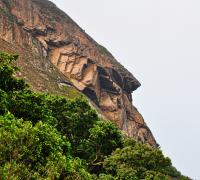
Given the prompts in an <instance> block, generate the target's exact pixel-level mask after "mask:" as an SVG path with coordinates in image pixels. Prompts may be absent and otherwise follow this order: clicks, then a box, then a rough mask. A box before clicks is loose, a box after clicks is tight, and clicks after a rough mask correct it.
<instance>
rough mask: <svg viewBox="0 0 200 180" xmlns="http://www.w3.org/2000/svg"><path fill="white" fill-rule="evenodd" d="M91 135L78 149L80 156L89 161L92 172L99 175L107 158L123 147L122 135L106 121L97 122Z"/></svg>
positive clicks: (91, 130)
mask: <svg viewBox="0 0 200 180" xmlns="http://www.w3.org/2000/svg"><path fill="white" fill-rule="evenodd" d="M89 133H90V134H89V137H88V138H87V139H84V140H83V141H82V142H81V144H80V146H79V147H78V155H79V157H81V158H82V159H85V160H87V162H88V163H89V166H90V169H91V171H92V172H95V173H99V172H101V171H102V165H103V161H104V158H105V156H108V155H110V154H111V153H112V151H114V150H115V149H116V148H120V147H122V139H123V138H122V134H121V132H120V131H119V130H118V128H117V127H116V126H115V125H114V124H113V123H111V122H105V121H97V123H96V124H95V125H94V126H93V127H92V128H91V129H89Z"/></svg>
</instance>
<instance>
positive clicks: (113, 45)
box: [52, 0, 200, 180]
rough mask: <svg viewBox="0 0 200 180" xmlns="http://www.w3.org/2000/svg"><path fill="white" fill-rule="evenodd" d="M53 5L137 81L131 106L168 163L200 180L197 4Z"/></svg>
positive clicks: (188, 0)
mask: <svg viewBox="0 0 200 180" xmlns="http://www.w3.org/2000/svg"><path fill="white" fill-rule="evenodd" d="M52 1H53V2H55V3H56V4H57V6H58V7H60V8H62V9H63V10H64V11H65V12H66V13H67V14H68V15H70V16H71V17H72V18H73V19H74V20H75V21H76V22H77V23H78V24H79V25H80V26H81V27H82V28H83V29H85V31H86V32H87V33H88V34H90V35H91V36H92V37H93V38H94V39H95V40H96V41H97V42H99V43H101V44H103V45H104V46H106V47H107V48H108V49H109V50H110V51H111V52H112V54H113V55H114V56H115V57H116V59H117V60H118V61H119V62H121V63H122V64H123V65H124V66H125V67H126V68H127V69H129V70H130V71H131V72H132V73H133V74H134V75H135V76H136V77H137V78H138V79H139V80H140V82H141V83H142V87H140V88H139V89H138V90H137V91H135V92H134V94H133V98H134V104H135V105H136V106H137V107H138V109H139V111H140V112H141V113H142V114H143V116H144V118H145V120H146V122H147V124H148V125H149V127H150V128H151V130H152V132H153V134H154V135H155V137H156V139H157V141H158V142H159V144H160V145H161V148H162V150H163V151H164V153H165V154H166V155H167V156H169V157H170V158H171V159H172V161H173V164H174V165H175V166H176V167H177V168H178V169H179V170H180V171H181V172H182V173H184V174H185V175H188V176H190V177H192V178H194V179H198V180H200V172H199V171H200V165H199V163H200V140H199V137H200V131H199V126H200V121H199V120H200V111H199V107H200V71H199V68H200V1H198V0H167V1H166V0H165V1H164V0H163V1H162V0H117V1H116V0H101V1H97V0H96V1H95V0H84V1H82V0H52Z"/></svg>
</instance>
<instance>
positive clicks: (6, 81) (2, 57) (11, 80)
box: [0, 52, 27, 92]
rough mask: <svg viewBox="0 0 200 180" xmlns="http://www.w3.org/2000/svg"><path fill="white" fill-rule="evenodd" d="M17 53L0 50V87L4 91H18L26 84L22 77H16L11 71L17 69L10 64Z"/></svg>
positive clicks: (14, 59)
mask: <svg viewBox="0 0 200 180" xmlns="http://www.w3.org/2000/svg"><path fill="white" fill-rule="evenodd" d="M17 58H18V55H10V54H7V53H3V52H0V89H2V90H4V91H7V92H9V91H18V90H23V89H25V88H26V87H27V84H26V83H25V81H24V80H22V79H17V78H15V77H14V76H13V73H14V72H15V71H16V70H18V69H17V68H16V67H14V66H13V65H12V62H13V61H16V60H17Z"/></svg>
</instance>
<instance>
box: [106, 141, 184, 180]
mask: <svg viewBox="0 0 200 180" xmlns="http://www.w3.org/2000/svg"><path fill="white" fill-rule="evenodd" d="M124 145H125V146H124V148H122V149H117V150H116V151H114V152H113V154H112V155H111V156H109V157H108V158H107V159H106V160H105V162H104V168H105V169H106V172H107V173H110V174H112V175H113V176H116V177H118V178H120V179H129V178H130V177H134V178H133V179H161V180H162V179H163V180H164V179H167V177H168V176H171V177H174V178H178V177H180V173H179V172H178V171H177V170H176V169H175V168H173V167H172V164H171V161H170V159H169V158H166V157H164V155H163V154H162V152H161V150H159V149H156V148H152V147H150V146H148V145H145V144H142V143H139V142H136V141H134V140H132V139H128V140H126V142H125V143H124ZM172 169H173V171H172ZM169 170H170V171H169ZM169 172H171V173H169Z"/></svg>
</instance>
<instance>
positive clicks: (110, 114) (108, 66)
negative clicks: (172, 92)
mask: <svg viewBox="0 0 200 180" xmlns="http://www.w3.org/2000/svg"><path fill="white" fill-rule="evenodd" d="M0 38H2V39H4V40H5V41H7V42H9V43H13V44H18V45H19V46H23V47H25V48H27V47H29V48H30V49H31V51H32V52H33V53H35V54H38V55H39V56H40V57H41V58H43V59H47V60H48V61H50V62H51V63H52V64H53V65H54V67H56V68H57V69H58V71H59V72H60V73H62V74H63V75H64V77H65V78H66V80H69V81H70V82H71V83H72V84H73V86H74V87H76V88H77V89H78V90H79V91H81V92H83V93H84V94H85V95H87V96H88V97H89V98H90V99H91V100H92V101H93V102H94V103H95V104H96V106H97V107H99V109H101V111H102V113H103V115H104V116H105V117H106V118H107V119H109V120H111V121H113V122H114V123H116V124H117V126H118V127H119V128H120V129H122V130H123V131H124V132H125V134H126V135H127V136H129V137H135V138H136V139H138V140H141V141H143V142H147V143H148V144H150V145H151V146H156V145H157V144H156V141H155V139H154V137H153V135H152V133H151V131H150V130H149V128H148V127H147V125H146V124H145V122H144V119H143V117H142V116H141V114H140V113H139V112H138V110H137V109H136V108H135V107H134V106H133V105H132V95H131V94H132V92H133V91H134V90H136V89H137V88H138V87H139V86H140V83H139V81H138V80H137V79H136V78H135V77H134V76H133V75H132V74H131V73H130V72H129V71H128V70H126V69H125V68H124V67H123V66H122V65H121V64H119V63H118V62H117V61H116V60H115V58H114V57H113V56H112V55H111V54H110V53H109V52H108V51H107V50H106V49H105V48H104V47H102V46H100V45H99V44H98V43H97V42H95V41H94V40H93V39H92V38H91V37H90V36H88V35H87V34H86V33H85V32H84V31H83V30H82V29H81V28H80V27H79V26H78V25H77V24H76V23H75V22H74V21H73V20H72V19H71V18H70V17H69V16H68V15H66V14H65V13H64V12H62V11H61V10H59V9H58V8H57V7H56V6H55V5H54V4H53V3H51V2H50V1H48V0H42V1H41V0H0ZM40 66H41V65H38V68H40ZM24 71H26V70H24Z"/></svg>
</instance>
